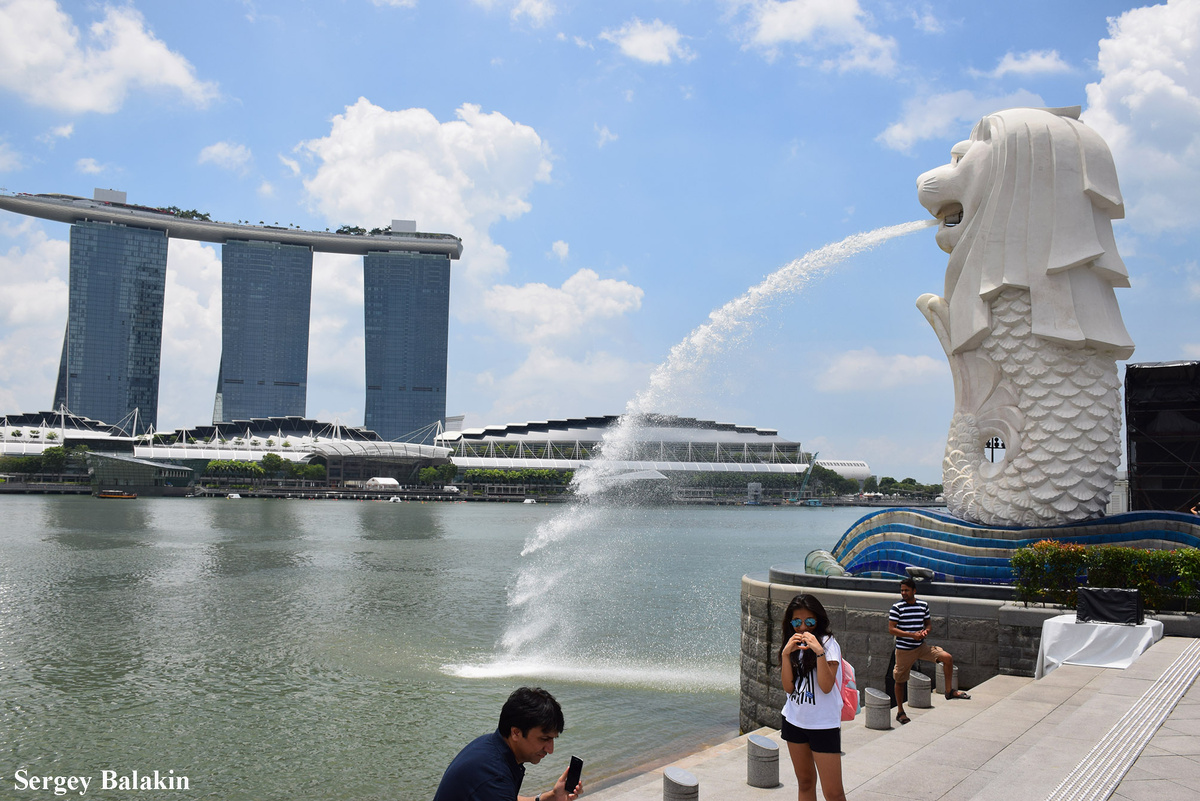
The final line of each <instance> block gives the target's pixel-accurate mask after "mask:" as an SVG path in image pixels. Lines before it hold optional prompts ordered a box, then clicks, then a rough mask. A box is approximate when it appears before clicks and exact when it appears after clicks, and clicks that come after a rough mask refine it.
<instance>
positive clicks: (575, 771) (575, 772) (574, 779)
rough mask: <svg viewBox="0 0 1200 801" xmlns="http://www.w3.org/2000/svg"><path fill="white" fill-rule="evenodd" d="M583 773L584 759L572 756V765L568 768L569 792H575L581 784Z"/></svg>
mask: <svg viewBox="0 0 1200 801" xmlns="http://www.w3.org/2000/svg"><path fill="white" fill-rule="evenodd" d="M581 773H583V760H582V759H580V758H579V757H577V756H573V757H571V767H569V768H567V792H568V793H573V792H575V788H576V787H578V786H579V775H580V774H581Z"/></svg>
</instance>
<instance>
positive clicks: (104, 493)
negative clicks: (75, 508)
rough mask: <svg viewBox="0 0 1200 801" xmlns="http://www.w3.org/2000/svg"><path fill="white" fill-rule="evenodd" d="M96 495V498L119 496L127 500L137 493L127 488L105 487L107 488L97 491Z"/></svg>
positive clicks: (134, 496)
mask: <svg viewBox="0 0 1200 801" xmlns="http://www.w3.org/2000/svg"><path fill="white" fill-rule="evenodd" d="M96 497H97V498H119V499H121V500H126V501H128V500H133V499H134V498H136V497H137V493H136V492H129V491H128V490H114V489H107V490H100V491H99V492H97V493H96Z"/></svg>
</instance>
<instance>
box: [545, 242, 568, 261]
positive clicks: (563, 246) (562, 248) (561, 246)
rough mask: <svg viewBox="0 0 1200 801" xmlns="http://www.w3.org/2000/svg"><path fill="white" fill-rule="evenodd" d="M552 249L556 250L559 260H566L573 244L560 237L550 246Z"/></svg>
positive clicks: (555, 253)
mask: <svg viewBox="0 0 1200 801" xmlns="http://www.w3.org/2000/svg"><path fill="white" fill-rule="evenodd" d="M550 250H551V251H553V252H554V255H555V256H557V257H558V260H559V261H566V260H567V255H568V254H569V253H570V252H571V246H570V245H568V244H567V243H566V242H564V241H562V240H561V239H560V240H558V241H557V242H555V243H554V244H553V245H551V246H550Z"/></svg>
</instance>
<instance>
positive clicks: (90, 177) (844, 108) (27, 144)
mask: <svg viewBox="0 0 1200 801" xmlns="http://www.w3.org/2000/svg"><path fill="white" fill-rule="evenodd" d="M1072 105H1079V106H1082V107H1083V114H1082V120H1083V121H1084V122H1085V123H1086V124H1088V125H1089V126H1091V127H1093V128H1094V129H1095V130H1096V131H1098V132H1099V133H1100V135H1101V136H1102V137H1103V138H1104V139H1105V140H1106V141H1107V142H1108V144H1109V146H1110V147H1111V149H1112V151H1113V156H1114V159H1115V162H1116V167H1117V173H1118V176H1119V179H1120V183H1121V189H1122V192H1123V194H1124V198H1125V207H1126V218H1125V219H1124V220H1121V221H1118V222H1116V223H1115V229H1116V237H1117V244H1118V249H1119V251H1120V253H1121V255H1122V257H1123V258H1124V259H1125V262H1126V264H1127V266H1128V269H1129V273H1130V276H1131V282H1132V286H1131V287H1130V288H1128V289H1119V290H1117V293H1118V301H1119V303H1120V305H1121V309H1122V313H1123V315H1124V320H1125V324H1126V326H1127V327H1128V329H1129V332H1130V334H1131V336H1132V337H1133V340H1134V342H1135V343H1136V344H1137V351H1136V352H1135V353H1134V355H1133V357H1132V359H1131V361H1132V362H1156V361H1172V360H1178V359H1200V313H1198V312H1200V266H1198V262H1197V250H1198V248H1197V245H1198V244H1200V230H1198V229H1200V211H1198V210H1200V0H1189V1H1188V2H1182V1H1181V0H1171V2H1168V3H1166V4H1164V5H1157V6H1139V5H1132V4H1129V3H1121V2H1110V1H1109V0H1060V1H1059V2H1053V3H1045V2H1036V3H1035V2H1025V1H1024V0H1016V1H1015V2H1007V3H1003V4H1000V3H960V2H953V3H951V2H911V3H901V2H891V1H887V2H882V1H881V2H873V1H872V0H607V1H606V2H603V3H599V2H584V0H338V1H334V0H325V1H323V2H306V1H305V0H287V1H286V2H284V1H283V0H280V1H279V2H270V1H268V0H253V1H251V0H211V2H206V3H203V4H194V3H191V4H184V3H175V2H164V1H163V0H158V2H150V1H149V0H139V1H137V2H129V3H104V2H55V1H54V0H0V188H3V189H5V190H7V191H9V192H29V193H49V192H57V193H65V194H73V195H80V196H84V197H91V196H92V193H93V191H94V189H95V188H97V187H99V188H106V189H117V190H120V191H124V192H126V193H127V194H128V198H129V202H131V203H136V204H141V205H150V206H169V205H173V206H178V207H181V208H184V209H197V210H200V211H204V212H207V213H209V214H210V215H212V217H213V219H216V220H224V221H229V222H237V221H241V220H247V221H250V222H253V223H258V222H260V221H261V222H265V223H266V224H279V225H284V226H287V225H296V226H299V227H301V228H305V229H312V230H325V229H326V228H329V229H334V228H336V227H338V226H340V225H343V224H352V225H361V226H363V227H364V228H373V227H382V226H384V225H388V224H389V223H390V222H391V220H392V219H414V220H416V221H417V228H418V230H422V231H433V232H443V233H451V234H455V235H457V236H459V237H461V238H462V240H463V256H462V259H461V260H459V261H455V262H453V263H452V278H451V319H450V332H449V333H450V344H449V366H448V386H447V413H448V414H451V415H455V414H463V415H466V425H468V426H483V425H495V424H504V423H511V422H523V421H526V420H545V419H549V418H561V417H574V416H583V415H602V414H618V413H620V412H621V411H623V410H624V409H625V407H626V404H627V403H628V402H629V401H630V399H631V398H633V397H634V396H635V395H637V394H638V393H639V392H641V391H643V390H644V389H645V388H646V386H647V384H648V382H649V380H650V376H651V375H652V373H653V372H654V369H655V367H656V365H659V364H660V363H662V362H663V361H664V360H666V359H667V358H668V355H669V354H670V352H671V350H672V348H673V347H674V346H675V345H676V344H677V343H679V342H681V341H682V340H684V339H685V338H687V337H688V335H689V333H690V332H691V331H693V329H695V328H696V327H697V326H700V325H703V324H705V323H706V322H707V321H708V320H709V314H710V313H711V312H713V311H714V310H716V309H719V308H720V307H722V306H724V305H725V304H727V303H728V302H729V301H731V300H733V299H735V298H737V297H739V296H740V295H742V293H744V292H746V290H747V289H748V288H750V287H751V286H754V285H756V284H758V283H759V282H761V281H763V279H764V278H766V277H767V276H768V275H770V274H771V273H773V272H774V271H776V270H778V269H780V268H782V267H784V266H785V265H788V264H789V263H790V262H792V261H794V260H796V259H798V258H800V257H802V256H804V255H805V254H806V253H808V252H810V251H813V250H815V249H818V248H821V247H823V246H825V245H827V244H829V243H832V242H837V241H839V240H841V239H843V238H845V237H848V236H851V235H853V234H858V233H862V232H868V231H872V230H874V229H877V228H880V227H883V226H892V225H897V224H900V223H907V222H911V221H916V220H922V219H928V214H927V213H926V212H925V211H924V210H923V209H922V208H921V207H920V205H919V204H918V202H917V195H916V183H915V181H916V177H917V176H918V175H919V174H920V173H922V172H924V171H926V170H928V169H931V168H933V167H936V166H939V165H941V164H944V163H946V162H947V161H948V160H949V152H950V147H951V146H952V145H953V144H954V143H956V142H958V141H960V140H962V139H966V138H967V137H968V135H969V133H970V131H971V128H972V126H973V125H974V124H975V123H976V122H977V121H978V120H979V118H980V117H982V116H983V115H985V114H988V113H990V112H993V111H997V110H1000V109H1003V108H1009V107H1013V106H1052V107H1054V106H1072ZM933 234H934V231H933V229H922V230H919V231H917V232H916V233H912V234H908V235H906V236H903V237H900V238H896V239H892V240H889V241H887V242H886V243H884V244H882V245H880V246H878V247H876V248H875V249H873V250H870V251H868V252H865V253H862V254H859V255H857V256H854V257H852V258H850V259H847V260H845V261H843V262H841V263H840V264H836V265H834V266H831V267H828V268H825V269H824V270H823V271H821V272H820V274H818V275H816V276H814V277H813V278H812V280H808V281H801V282H797V284H796V286H795V287H794V289H792V290H789V291H787V292H781V293H779V294H778V295H777V296H774V298H773V301H772V302H771V303H770V304H768V307H767V308H766V309H765V310H764V311H762V312H761V313H760V314H758V315H757V316H756V317H754V318H753V319H751V320H749V321H747V323H746V325H745V326H744V327H743V328H742V329H740V330H739V332H738V333H737V334H736V335H730V336H728V337H727V338H726V339H727V340H728V341H722V342H720V343H717V344H718V345H721V347H716V348H714V349H713V350H712V351H711V352H709V353H705V354H702V358H700V359H699V361H700V362H702V364H699V365H698V367H697V369H696V371H695V372H694V373H693V374H692V375H691V376H690V378H689V379H688V380H687V381H681V382H680V384H681V385H680V387H679V391H678V392H674V393H669V394H668V395H665V396H663V397H664V399H663V401H662V402H663V405H664V407H669V408H662V409H661V411H663V412H665V413H673V414H682V415H688V416H695V417H700V418H702V419H713V420H719V421H724V422H734V423H738V424H742V425H754V426H759V427H762V428H772V429H777V430H778V431H779V432H780V434H782V435H783V436H785V437H787V438H789V439H792V440H795V441H799V442H801V443H803V444H804V446H805V448H806V449H808V450H815V451H819V452H820V454H821V457H822V458H829V459H863V460H866V461H867V462H868V463H869V464H870V465H871V467H872V470H873V472H874V473H876V474H877V475H880V476H884V475H890V476H894V477H896V478H903V477H913V478H916V479H917V480H918V481H922V482H936V481H940V480H941V458H942V452H943V449H944V447H945V438H946V432H947V428H948V425H949V421H950V415H951V413H952V408H953V387H952V383H951V379H950V372H949V369H948V367H947V365H946V361H945V357H944V355H943V353H942V351H941V347H940V346H939V344H938V342H937V339H936V337H935V336H934V333H933V331H932V330H931V329H930V328H929V326H928V324H927V323H926V321H925V320H924V318H923V317H922V316H921V314H920V313H919V312H918V311H917V309H916V308H915V306H914V302H915V300H916V298H917V297H918V296H919V295H921V294H923V293H925V292H935V293H941V292H942V289H943V281H944V272H945V268H946V255H945V254H944V253H942V251H940V250H939V249H938V247H937V245H936V244H935V242H934V236H933ZM68 237H69V226H67V225H65V224H62V223H55V222H49V221H43V220H36V219H30V218H26V217H22V216H20V215H16V214H12V213H9V212H2V211H0V411H3V412H5V413H14V412H30V411H40V410H43V409H47V408H48V407H49V406H50V405H51V402H52V400H53V392H54V380H55V375H56V371H57V367H58V359H59V354H60V349H61V347H62V337H63V331H64V328H65V325H66V311H67V289H66V287H67V272H68V267H67V265H68ZM167 269H168V272H167V285H166V298H165V304H166V308H165V314H164V324H163V347H162V373H161V384H160V392H159V409H158V424H159V429H160V430H170V429H173V428H176V427H181V426H190V425H199V424H205V423H208V422H210V421H211V417H212V402H213V392H214V390H215V386H216V377H217V368H218V361H219V358H220V326H221V309H220V295H221V288H220V281H221V265H220V247H219V246H218V245H209V244H204V243H198V242H188V241H181V240H172V241H171V242H170V248H169V256H168V268H167ZM313 271H314V275H313V303H312V317H311V339H310V352H309V374H308V409H307V413H308V416H309V417H314V418H318V419H320V420H325V421H332V420H334V419H338V420H340V421H341V422H343V423H346V424H352V425H360V424H361V423H362V421H363V399H364V394H365V378H364V366H363V318H362V266H361V259H359V258H357V257H348V256H337V255H331V254H317V255H316V256H315V257H314V268H313ZM685 385H686V386H685Z"/></svg>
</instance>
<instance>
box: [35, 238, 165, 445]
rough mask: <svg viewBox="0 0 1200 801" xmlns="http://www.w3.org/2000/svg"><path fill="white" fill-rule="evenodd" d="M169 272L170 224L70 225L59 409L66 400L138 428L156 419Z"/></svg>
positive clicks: (83, 411)
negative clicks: (156, 227)
mask: <svg viewBox="0 0 1200 801" xmlns="http://www.w3.org/2000/svg"><path fill="white" fill-rule="evenodd" d="M166 275H167V235H166V232H164V231H155V230H150V229H147V228H135V227H131V226H125V225H120V224H112V223H102V222H77V223H75V224H74V225H72V226H71V274H70V296H69V299H68V311H67V331H66V336H65V337H64V339H63V349H62V356H61V359H60V362H59V367H58V381H57V383H56V386H55V391H54V408H55V409H58V408H59V407H60V406H63V405H65V406H66V407H67V408H68V409H69V410H70V411H72V412H74V413H75V414H78V415H82V416H84V417H91V418H93V419H95V420H102V421H104V422H106V423H109V424H111V425H118V424H120V425H121V426H122V427H123V428H124V429H125V430H127V431H129V432H130V433H134V434H140V433H143V432H145V431H147V430H149V429H150V428H151V427H152V426H154V425H156V424H157V422H158V374H159V360H160V357H161V352H162V318H163V289H164V287H165V285H166ZM135 409H137V410H138V415H137V424H136V430H135V426H134V424H133V419H132V416H133V415H132V413H133V411H134V410H135ZM126 418H129V419H128V420H127V419H126Z"/></svg>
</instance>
